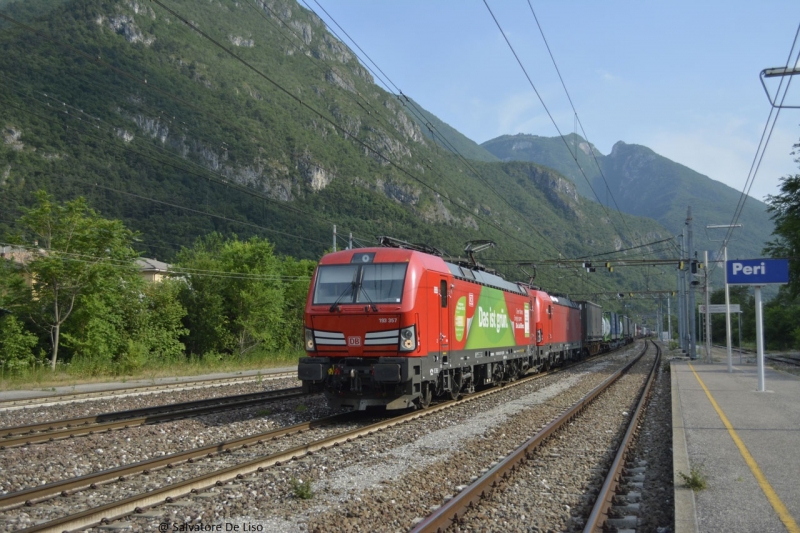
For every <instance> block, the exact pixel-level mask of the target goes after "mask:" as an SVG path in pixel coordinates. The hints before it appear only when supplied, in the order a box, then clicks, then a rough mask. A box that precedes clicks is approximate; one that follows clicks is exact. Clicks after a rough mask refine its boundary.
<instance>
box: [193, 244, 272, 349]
mask: <svg viewBox="0 0 800 533" xmlns="http://www.w3.org/2000/svg"><path fill="white" fill-rule="evenodd" d="M177 265H179V266H180V269H181V271H183V272H184V273H185V278H186V286H185V289H184V290H183V291H182V294H181V301H182V303H183V305H184V307H185V308H186V309H187V313H188V314H187V316H186V325H187V327H188V329H189V331H190V333H189V335H188V338H187V340H186V344H187V348H188V349H189V351H190V352H191V353H194V354H197V355H204V354H209V353H221V354H225V353H227V354H232V353H237V354H239V355H242V354H244V353H247V352H249V351H251V350H253V349H256V348H259V349H278V348H281V347H282V346H281V344H282V342H281V341H282V340H283V339H284V338H285V335H284V334H283V331H284V317H283V310H284V290H283V289H284V287H283V282H282V281H281V279H282V277H281V264H280V261H279V259H278V258H276V257H275V255H274V250H273V246H272V244H270V243H269V242H268V241H267V240H265V239H261V238H258V237H252V238H251V239H249V240H248V241H240V240H238V238H236V236H234V237H233V239H230V240H223V238H222V236H221V235H219V234H218V233H213V234H211V235H208V236H207V237H205V238H201V239H198V241H197V242H196V243H195V246H194V247H193V248H192V249H190V250H187V249H185V250H183V251H182V252H181V253H180V254H179V256H178V261H177Z"/></svg>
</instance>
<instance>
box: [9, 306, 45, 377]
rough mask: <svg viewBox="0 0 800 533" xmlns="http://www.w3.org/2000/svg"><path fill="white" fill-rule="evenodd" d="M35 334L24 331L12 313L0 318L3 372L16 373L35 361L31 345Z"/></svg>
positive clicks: (33, 343)
mask: <svg viewBox="0 0 800 533" xmlns="http://www.w3.org/2000/svg"><path fill="white" fill-rule="evenodd" d="M37 342H38V339H37V338H36V335H34V334H33V333H30V332H28V331H25V328H24V327H23V326H22V324H21V323H20V321H19V320H17V318H16V317H15V316H14V315H6V316H4V317H2V318H0V361H2V363H0V364H1V365H2V368H3V373H6V372H8V373H10V374H18V373H20V372H22V371H23V370H27V369H28V368H30V367H31V366H32V365H33V363H34V362H35V361H36V357H34V355H33V347H34V346H36V343H37Z"/></svg>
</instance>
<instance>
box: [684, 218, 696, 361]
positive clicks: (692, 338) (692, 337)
mask: <svg viewBox="0 0 800 533" xmlns="http://www.w3.org/2000/svg"><path fill="white" fill-rule="evenodd" d="M686 226H687V228H688V231H687V233H688V237H687V238H688V241H689V249H688V250H687V251H686V253H687V255H688V259H689V262H691V261H692V260H693V259H692V258H693V257H694V240H693V238H692V237H693V232H692V206H689V207H688V209H687V210H686ZM692 264H694V263H692ZM687 278H688V282H687V289H688V290H689V309H688V311H689V314H688V317H689V347H690V352H689V358H690V359H697V329H696V327H697V306H696V305H695V301H694V285H693V283H692V282H693V281H694V275H693V274H692V271H691V269H689V270H688V272H687Z"/></svg>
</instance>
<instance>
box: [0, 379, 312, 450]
mask: <svg viewBox="0 0 800 533" xmlns="http://www.w3.org/2000/svg"><path fill="white" fill-rule="evenodd" d="M303 396H307V394H305V393H303V390H302V387H294V388H291V389H283V390H277V391H265V392H255V393H249V394H239V395H235V396H225V397H221V398H210V399H205V400H195V401H191V402H182V403H175V404H168V405H159V406H154V407H145V408H141V409H132V410H127V411H117V412H112V413H104V414H99V415H92V416H84V417H78V418H69V419H63V420H54V421H50V422H43V423H38V424H28V425H24V426H15V427H5V428H2V429H0V450H2V449H5V448H11V447H14V446H24V445H31V444H36V443H39V442H48V441H54V440H59V439H65V438H72V437H78V436H81V435H92V434H95V433H102V432H105V431H112V430H115V429H123V428H130V427H136V426H141V425H145V424H155V423H157V422H164V421H168V420H177V419H181V418H188V417H193V416H201V415H205V414H209V413H216V412H219V411H224V410H228V409H242V408H245V407H252V406H254V405H260V404H263V403H264V402H266V401H274V400H283V399H291V398H300V397H303Z"/></svg>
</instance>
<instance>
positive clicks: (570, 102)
mask: <svg viewBox="0 0 800 533" xmlns="http://www.w3.org/2000/svg"><path fill="white" fill-rule="evenodd" d="M528 7H530V8H531V14H533V19H534V20H535V21H536V26H537V27H538V28H539V33H540V34H541V35H542V40H543V41H544V45H545V46H546V47H547V53H548V54H550V59H551V60H552V61H553V66H554V67H555V69H556V73H557V74H558V79H559V80H561V86H562V87H563V88H564V92H565V93H566V95H567V100H569V105H570V107H572V112H573V113H575V120H576V121H577V122H578V124H579V125H580V127H581V132H583V138H584V139H586V142H587V143H589V152H590V153H591V155H592V159H593V160H594V163H595V165H597V170H598V171H600V177H602V178H603V183H605V185H606V191H608V194H609V195H611V200H613V201H614V207H616V208H617V213H619V216H620V219H621V220H622V223H623V224H624V225H625V229H627V230H628V234H629V235H631V236H633V232H631V228H630V227H629V226H628V223H627V221H626V220H625V218H624V217H623V216H622V211H620V209H619V205H617V199H616V198H614V193H612V192H611V188H610V187H609V186H608V181H607V180H606V175H605V174H604V173H603V169H602V167H601V166H600V162H599V161H598V160H597V156H596V155H595V153H594V148H592V145H591V144H592V143H591V141H589V136H588V135H587V134H586V130H584V129H583V123H582V122H581V119H580V117H579V116H578V110H577V109H575V104H573V103H572V97H570V95H569V91H568V90H567V84H566V83H564V78H562V77H561V70H559V68H558V64H557V63H556V58H555V57H554V56H553V52H552V50H550V44H548V42H547V38H546V37H545V36H544V30H543V29H542V25H541V24H540V23H539V18H538V17H537V16H536V12H535V11H534V10H533V5H532V4H531V0H528ZM577 161H578V160H577V150H576V151H575V162H576V163H577Z"/></svg>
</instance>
